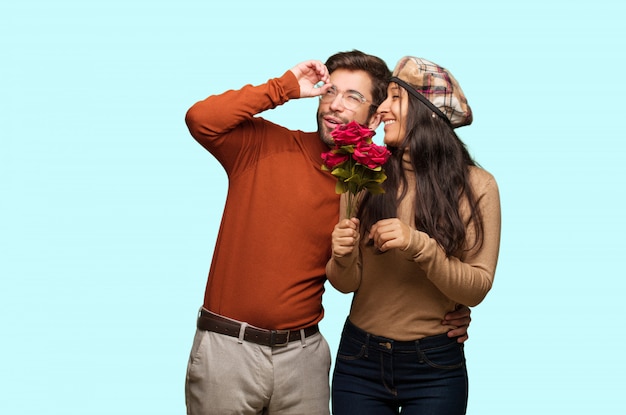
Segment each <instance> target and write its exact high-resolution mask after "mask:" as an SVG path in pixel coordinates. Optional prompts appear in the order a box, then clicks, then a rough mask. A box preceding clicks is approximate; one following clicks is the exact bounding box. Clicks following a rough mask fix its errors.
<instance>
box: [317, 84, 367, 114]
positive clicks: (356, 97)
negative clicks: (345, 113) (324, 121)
mask: <svg viewBox="0 0 626 415" xmlns="http://www.w3.org/2000/svg"><path fill="white" fill-rule="evenodd" d="M339 95H341V104H342V105H343V106H344V107H345V108H346V109H348V110H351V111H354V110H356V109H357V108H359V107H360V106H361V105H362V104H364V103H366V102H370V101H368V100H366V99H365V97H364V96H363V95H361V94H359V93H358V92H356V91H349V92H340V91H338V90H337V88H335V87H333V88H330V89H328V90H327V91H326V92H325V93H324V94H322V95H320V101H322V102H324V103H326V104H328V103H330V102H333V101H334V100H335V99H336V98H337V96H339Z"/></svg>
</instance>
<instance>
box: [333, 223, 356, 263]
mask: <svg viewBox="0 0 626 415" xmlns="http://www.w3.org/2000/svg"><path fill="white" fill-rule="evenodd" d="M358 242H359V220H358V219H357V218H352V219H343V220H342V221H340V222H339V223H338V224H336V225H335V229H334V230H333V234H332V246H333V256H335V257H342V256H346V255H350V254H351V253H352V251H354V247H355V246H356V244H357V243H358Z"/></svg>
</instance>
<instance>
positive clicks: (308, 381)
mask: <svg viewBox="0 0 626 415" xmlns="http://www.w3.org/2000/svg"><path fill="white" fill-rule="evenodd" d="M329 371H330V349H329V347H328V343H327V342H326V340H325V339H324V337H323V336H322V335H321V333H317V334H314V335H312V336H310V337H307V338H306V339H304V340H300V341H293V342H290V343H289V344H288V345H287V346H282V347H269V346H261V345H258V344H255V343H250V342H245V341H244V342H239V341H238V339H237V338H235V337H229V336H225V335H222V334H217V333H213V332H209V331H205V330H197V331H196V335H195V337H194V341H193V346H192V348H191V354H190V357H189V364H188V367H187V379H186V383H185V399H186V403H187V414H188V415H210V414H219V415H226V414H237V415H243V414H264V415H278V414H280V415H288V414H294V415H296V414H297V415H304V414H306V415H316V414H320V415H328V413H329V409H328V407H329V398H330V392H329V384H328V375H329Z"/></svg>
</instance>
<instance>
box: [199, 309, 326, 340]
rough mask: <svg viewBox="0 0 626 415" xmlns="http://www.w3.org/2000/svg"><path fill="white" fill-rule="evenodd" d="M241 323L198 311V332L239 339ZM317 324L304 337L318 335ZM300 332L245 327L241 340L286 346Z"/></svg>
mask: <svg viewBox="0 0 626 415" xmlns="http://www.w3.org/2000/svg"><path fill="white" fill-rule="evenodd" d="M241 325H242V324H241V323H240V322H238V321H235V320H231V319H228V318H225V317H222V316H219V315H217V314H214V313H211V312H209V311H206V310H204V309H202V310H200V315H199V316H198V328H199V329H200V330H207V331H212V332H215V333H219V334H225V335H226V336H231V337H237V338H238V337H239V332H240V331H241ZM319 331H320V330H319V327H318V326H317V324H315V325H313V326H309V327H307V328H305V329H304V336H305V338H306V337H309V336H312V335H314V334H315V333H318V332H319ZM300 338H301V336H300V330H266V329H261V328H258V327H254V326H246V328H245V330H244V334H243V340H245V341H248V342H252V343H256V344H261V345H263V346H270V347H276V346H287V344H288V343H289V342H292V341H296V340H300Z"/></svg>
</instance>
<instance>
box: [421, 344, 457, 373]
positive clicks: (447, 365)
mask: <svg viewBox="0 0 626 415" xmlns="http://www.w3.org/2000/svg"><path fill="white" fill-rule="evenodd" d="M419 362H420V363H426V364H427V365H429V366H430V367H433V368H435V369H458V368H460V367H462V366H463V365H465V353H464V352H463V345H462V344H459V343H456V342H455V343H449V344H446V345H444V346H438V347H432V348H429V349H420V351H419Z"/></svg>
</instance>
